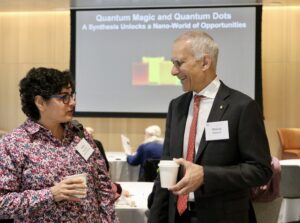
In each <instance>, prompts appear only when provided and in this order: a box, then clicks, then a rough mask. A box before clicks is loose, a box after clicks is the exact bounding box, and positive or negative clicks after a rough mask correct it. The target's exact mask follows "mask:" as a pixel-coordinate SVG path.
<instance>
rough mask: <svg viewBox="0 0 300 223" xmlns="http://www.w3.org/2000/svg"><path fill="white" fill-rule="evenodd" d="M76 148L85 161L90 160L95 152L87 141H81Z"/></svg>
mask: <svg viewBox="0 0 300 223" xmlns="http://www.w3.org/2000/svg"><path fill="white" fill-rule="evenodd" d="M75 148H76V150H77V151H78V152H79V154H80V155H81V156H82V157H83V158H84V159H85V160H88V159H89V158H90V156H91V155H92V154H93V152H94V149H93V148H92V147H91V145H90V144H89V143H88V142H87V141H86V140H85V139H81V141H80V142H79V143H78V144H77V146H76V147H75Z"/></svg>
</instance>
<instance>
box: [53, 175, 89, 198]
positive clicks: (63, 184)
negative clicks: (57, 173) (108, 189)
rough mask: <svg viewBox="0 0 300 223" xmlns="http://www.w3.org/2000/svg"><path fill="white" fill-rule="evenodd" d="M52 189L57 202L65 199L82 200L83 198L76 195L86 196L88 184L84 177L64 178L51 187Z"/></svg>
mask: <svg viewBox="0 0 300 223" xmlns="http://www.w3.org/2000/svg"><path fill="white" fill-rule="evenodd" d="M50 191H51V193H52V195H53V198H54V200H55V201H56V202H59V201H63V200H68V201H80V200H81V199H80V198H77V197H76V196H85V195H86V192H87V186H86V185H85V183H84V181H83V180H82V179H64V180H62V181H60V182H59V183H56V184H55V186H53V187H51V189H50Z"/></svg>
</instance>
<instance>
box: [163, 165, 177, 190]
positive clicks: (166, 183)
mask: <svg viewBox="0 0 300 223" xmlns="http://www.w3.org/2000/svg"><path fill="white" fill-rule="evenodd" d="M158 167H159V174H160V184H161V187H162V188H169V187H171V186H173V185H175V184H176V181H177V174H178V169H179V164H177V163H176V162H175V161H173V160H161V161H160V162H159V164H158Z"/></svg>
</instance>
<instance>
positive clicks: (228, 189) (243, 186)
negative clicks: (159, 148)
mask: <svg viewBox="0 0 300 223" xmlns="http://www.w3.org/2000/svg"><path fill="white" fill-rule="evenodd" d="M191 99H192V92H188V93H185V94H183V95H181V96H180V97H178V98H176V99H173V100H172V101H171V102H170V105H169V111H168V116H167V123H166V135H165V141H164V149H163V155H162V159H172V158H174V157H175V158H180V157H182V156H183V138H184V130H185V124H186V119H187V114H188V109H189V104H190V101H191ZM225 120H227V121H228V126H229V127H228V128H229V139H227V140H215V141H207V140H206V139H205V132H204V133H203V136H202V139H201V142H200V145H199V148H198V152H197V154H196V156H195V160H194V163H196V164H199V165H202V166H203V167H204V185H202V186H201V187H199V188H198V189H197V190H196V191H195V192H194V194H195V202H196V210H197V216H198V219H199V220H200V222H201V223H202V222H208V223H211V222H214V223H218V222H222V223H224V222H230V223H235V222H236V223H242V222H248V211H249V204H250V205H251V202H250V199H249V189H250V188H251V187H253V186H258V185H263V184H266V183H267V182H268V180H269V179H270V177H271V175H272V170H271V166H270V164H271V155H270V150H269V144H268V139H267V136H266V132H265V127H264V123H263V118H262V114H261V112H260V109H259V107H258V105H257V104H256V102H255V101H254V100H253V99H251V98H250V97H248V96H247V95H245V94H243V93H241V92H238V91H236V90H233V89H231V88H229V87H227V86H225V85H224V84H223V83H222V82H221V86H220V88H219V91H218V93H217V95H216V98H215V100H214V102H213V106H212V109H211V112H210V114H209V117H208V120H207V122H215V121H225ZM179 175H182V174H179ZM179 178H180V176H179ZM178 180H179V179H178ZM155 184H156V189H155V195H154V201H153V205H152V207H151V210H150V216H149V221H148V222H149V223H160V222H161V223H165V222H169V223H174V222H175V215H176V212H177V210H176V202H177V196H175V195H173V194H172V193H170V192H169V191H168V190H167V189H162V188H161V187H160V182H159V179H158V181H157V182H156V183H155Z"/></svg>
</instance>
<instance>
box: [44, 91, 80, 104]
mask: <svg viewBox="0 0 300 223" xmlns="http://www.w3.org/2000/svg"><path fill="white" fill-rule="evenodd" d="M50 98H58V99H60V100H62V102H63V103H64V104H69V103H70V100H71V98H72V99H73V100H75V98H76V94H75V93H72V94H63V95H59V94H57V95H51V96H50Z"/></svg>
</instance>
